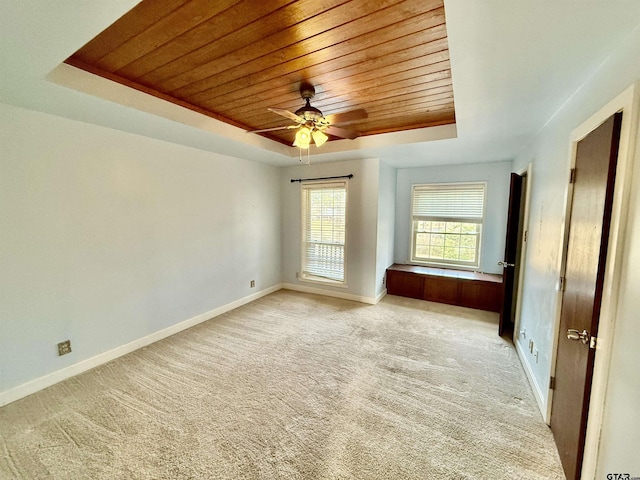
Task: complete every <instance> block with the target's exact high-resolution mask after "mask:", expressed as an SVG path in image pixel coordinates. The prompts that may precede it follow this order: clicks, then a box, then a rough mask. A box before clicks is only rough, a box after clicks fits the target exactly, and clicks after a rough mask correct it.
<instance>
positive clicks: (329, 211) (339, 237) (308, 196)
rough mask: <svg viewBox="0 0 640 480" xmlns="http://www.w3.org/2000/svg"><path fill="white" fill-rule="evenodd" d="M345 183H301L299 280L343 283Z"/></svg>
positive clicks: (344, 281)
mask: <svg viewBox="0 0 640 480" xmlns="http://www.w3.org/2000/svg"><path fill="white" fill-rule="evenodd" d="M346 214H347V182H346V181H339V182H330V183H306V184H305V183H303V184H302V268H301V271H302V275H301V276H300V278H301V279H302V280H309V281H317V282H323V283H334V284H340V285H345V284H346V280H345V238H346V226H347V225H346Z"/></svg>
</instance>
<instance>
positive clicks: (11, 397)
mask: <svg viewBox="0 0 640 480" xmlns="http://www.w3.org/2000/svg"><path fill="white" fill-rule="evenodd" d="M280 289H282V284H280V283H279V284H277V285H274V286H272V287H269V288H267V289H264V290H261V291H259V292H256V293H254V294H252V295H249V296H246V297H243V298H240V299H238V300H235V301H233V302H231V303H228V304H226V305H222V306H221V307H217V308H214V309H213V310H209V311H208V312H205V313H201V314H200V315H196V316H195V317H192V318H189V319H187V320H184V321H182V322H179V323H176V324H174V325H171V326H170V327H167V328H163V329H162V330H158V331H157V332H154V333H151V334H149V335H147V336H145V337H142V338H139V339H137V340H134V341H133V342H130V343H127V344H125V345H121V346H119V347H116V348H114V349H112V350H108V351H106V352H103V353H100V354H98V355H95V356H93V357H91V358H87V359H86V360H81V361H80V362H78V363H74V364H73V365H69V366H68V367H65V368H62V369H60V370H57V371H55V372H52V373H50V374H48V375H45V376H43V377H40V378H36V379H35V380H31V381H29V382H27V383H23V384H22V385H18V386H17V387H13V388H11V389H9V390H6V391H4V392H1V393H0V407H2V406H4V405H7V404H8V403H11V402H15V401H16V400H19V399H21V398H24V397H26V396H27V395H31V394H32V393H36V392H38V391H40V390H42V389H45V388H47V387H50V386H52V385H55V384H56V383H58V382H61V381H63V380H66V379H67V378H71V377H73V376H75V375H78V374H80V373H83V372H86V371H87V370H91V369H92V368H95V367H98V366H100V365H102V364H105V363H107V362H110V361H111V360H115V359H116V358H118V357H121V356H123V355H126V354H127V353H131V352H133V351H134V350H138V349H139V348H142V347H146V346H147V345H150V344H152V343H155V342H157V341H159V340H162V339H164V338H167V337H170V336H171V335H174V334H176V333H178V332H181V331H183V330H186V329H187V328H191V327H193V326H195V325H197V324H199V323H202V322H205V321H207V320H210V319H211V318H214V317H217V316H218V315H222V314H223V313H226V312H228V311H230V310H233V309H235V308H238V307H241V306H242V305H245V304H247V303H250V302H253V301H254V300H257V299H259V298H261V297H264V296H265V295H269V294H270V293H273V292H276V291H278V290H280Z"/></svg>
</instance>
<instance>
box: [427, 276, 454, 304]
mask: <svg viewBox="0 0 640 480" xmlns="http://www.w3.org/2000/svg"><path fill="white" fill-rule="evenodd" d="M424 299H425V300H429V301H431V302H440V303H449V304H452V305H456V304H458V302H459V301H460V282H459V281H458V280H456V279H451V278H445V277H426V278H425V282H424Z"/></svg>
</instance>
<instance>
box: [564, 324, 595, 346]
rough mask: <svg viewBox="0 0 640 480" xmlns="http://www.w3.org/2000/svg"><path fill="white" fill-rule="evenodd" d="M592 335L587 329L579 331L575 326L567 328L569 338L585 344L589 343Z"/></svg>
mask: <svg viewBox="0 0 640 480" xmlns="http://www.w3.org/2000/svg"><path fill="white" fill-rule="evenodd" d="M590 337H591V335H590V334H589V332H587V331H586V330H583V331H582V332H579V331H578V330H574V329H573V328H570V329H569V330H567V338H568V339H569V340H580V341H582V343H584V344H585V345H586V344H587V343H589V338H590Z"/></svg>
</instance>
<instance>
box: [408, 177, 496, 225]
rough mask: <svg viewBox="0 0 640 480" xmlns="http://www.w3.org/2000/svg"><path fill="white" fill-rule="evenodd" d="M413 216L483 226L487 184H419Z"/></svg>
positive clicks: (414, 201) (415, 190) (415, 191)
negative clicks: (481, 224) (480, 224)
mask: <svg viewBox="0 0 640 480" xmlns="http://www.w3.org/2000/svg"><path fill="white" fill-rule="evenodd" d="M413 217H414V219H418V220H439V221H455V222H468V223H482V219H483V217H484V184H481V183H480V184H461V185H416V186H415V187H414V189H413Z"/></svg>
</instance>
